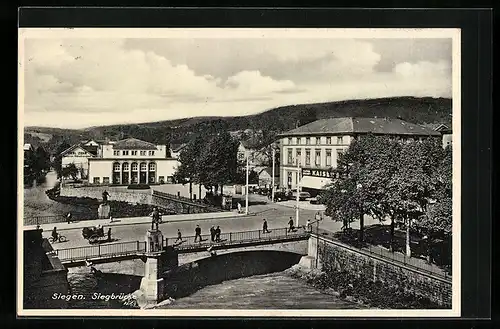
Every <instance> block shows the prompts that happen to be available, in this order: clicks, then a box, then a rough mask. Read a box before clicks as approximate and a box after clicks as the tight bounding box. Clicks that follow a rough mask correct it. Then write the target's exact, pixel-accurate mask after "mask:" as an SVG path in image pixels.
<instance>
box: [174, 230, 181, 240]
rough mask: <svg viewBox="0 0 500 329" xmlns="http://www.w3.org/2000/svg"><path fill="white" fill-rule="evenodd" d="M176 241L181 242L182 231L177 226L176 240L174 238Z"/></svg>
mask: <svg viewBox="0 0 500 329" xmlns="http://www.w3.org/2000/svg"><path fill="white" fill-rule="evenodd" d="M177 241H180V242H182V233H181V230H180V229H179V228H178V229H177V240H175V243H177Z"/></svg>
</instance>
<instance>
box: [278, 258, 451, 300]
mask: <svg viewBox="0 0 500 329" xmlns="http://www.w3.org/2000/svg"><path fill="white" fill-rule="evenodd" d="M285 273H286V275H289V276H290V277H292V278H294V279H298V280H300V281H303V282H305V283H307V284H308V285H310V286H311V287H314V288H315V289H317V290H319V291H321V292H323V293H325V294H328V295H331V296H334V297H338V298H340V299H343V300H346V301H349V302H352V303H355V304H357V305H359V306H360V307H367V308H378V309H441V308H442V307H441V306H439V305H438V304H436V303H433V302H431V301H430V300H429V299H428V298H423V297H421V296H415V295H414V294H412V293H411V292H409V291H405V290H403V289H402V288H400V287H397V286H396V287H388V286H387V285H384V284H383V283H382V282H380V281H375V282H373V281H367V280H363V279H361V278H358V277H356V276H354V275H352V274H351V273H349V272H347V271H331V272H330V273H326V272H324V271H321V270H316V269H307V268H304V267H302V266H299V265H294V266H292V267H291V268H290V269H288V270H286V271H285Z"/></svg>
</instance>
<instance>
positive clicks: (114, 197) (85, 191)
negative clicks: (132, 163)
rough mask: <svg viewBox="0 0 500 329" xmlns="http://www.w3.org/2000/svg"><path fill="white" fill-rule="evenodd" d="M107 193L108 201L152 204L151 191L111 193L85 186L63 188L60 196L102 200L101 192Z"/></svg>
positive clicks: (104, 188) (103, 189)
mask: <svg viewBox="0 0 500 329" xmlns="http://www.w3.org/2000/svg"><path fill="white" fill-rule="evenodd" d="M105 190H106V191H108V193H109V194H110V196H109V198H108V199H109V200H110V201H123V202H128V203H132V204H152V197H151V190H147V191H133V190H130V191H126V192H125V191H123V192H122V191H111V190H109V189H106V187H99V186H85V187H73V188H72V187H63V188H61V192H60V196H66V197H79V198H85V197H86V198H92V199H98V200H102V192H104V191H105Z"/></svg>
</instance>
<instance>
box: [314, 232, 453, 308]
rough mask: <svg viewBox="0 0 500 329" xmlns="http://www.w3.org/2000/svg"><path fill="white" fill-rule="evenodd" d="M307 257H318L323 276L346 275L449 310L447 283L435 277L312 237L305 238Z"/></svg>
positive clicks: (449, 291)
mask: <svg viewBox="0 0 500 329" xmlns="http://www.w3.org/2000/svg"><path fill="white" fill-rule="evenodd" d="M308 256H309V257H314V258H315V257H318V268H320V269H322V270H323V271H324V272H325V273H327V275H328V274H329V273H330V275H338V273H343V272H344V273H345V272H347V273H349V274H350V275H352V276H353V277H355V278H357V279H361V280H362V281H365V282H367V283H368V282H369V283H375V282H376V283H380V284H382V285H383V286H385V287H387V288H388V289H389V288H390V289H395V290H399V291H404V293H408V294H410V295H414V296H416V297H422V298H428V299H429V300H430V301H431V302H433V303H436V304H438V305H439V306H442V307H445V308H451V299H452V285H451V282H449V281H446V280H444V279H441V278H439V277H436V276H432V275H429V274H427V273H424V272H420V271H418V270H417V269H413V268H410V267H406V266H404V265H403V264H396V263H393V262H391V261H389V260H385V259H383V258H380V257H376V256H374V255H371V254H368V253H366V252H362V251H360V250H358V249H355V248H350V247H346V246H343V245H342V244H340V243H336V242H333V241H330V240H327V239H324V238H319V239H317V238H316V236H314V235H313V236H312V237H311V238H310V239H309V250H308ZM312 263H314V262H312Z"/></svg>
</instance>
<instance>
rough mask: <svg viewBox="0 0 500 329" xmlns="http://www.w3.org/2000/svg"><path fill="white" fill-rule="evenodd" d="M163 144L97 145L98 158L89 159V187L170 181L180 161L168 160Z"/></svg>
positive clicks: (136, 141) (131, 141) (126, 142)
mask: <svg viewBox="0 0 500 329" xmlns="http://www.w3.org/2000/svg"><path fill="white" fill-rule="evenodd" d="M167 155H168V152H167V146H166V145H155V144H152V143H149V142H145V141H142V140H139V139H136V138H128V139H124V140H121V141H117V142H114V143H112V144H111V143H109V144H102V145H100V151H99V156H97V157H92V158H88V163H89V182H90V183H91V184H117V185H128V184H139V183H140V184H146V183H148V184H154V183H169V182H173V175H174V173H175V170H176V168H177V166H178V165H179V162H178V160H177V159H175V158H172V157H168V156H167Z"/></svg>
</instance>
